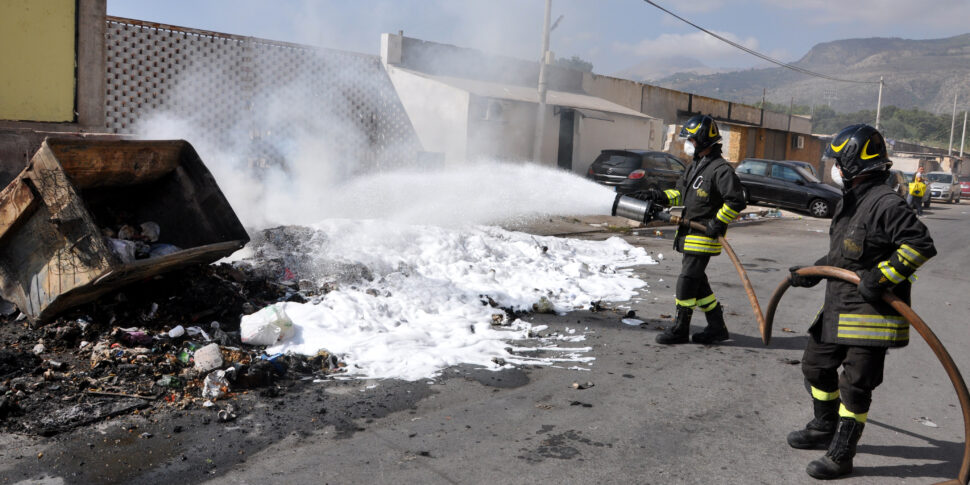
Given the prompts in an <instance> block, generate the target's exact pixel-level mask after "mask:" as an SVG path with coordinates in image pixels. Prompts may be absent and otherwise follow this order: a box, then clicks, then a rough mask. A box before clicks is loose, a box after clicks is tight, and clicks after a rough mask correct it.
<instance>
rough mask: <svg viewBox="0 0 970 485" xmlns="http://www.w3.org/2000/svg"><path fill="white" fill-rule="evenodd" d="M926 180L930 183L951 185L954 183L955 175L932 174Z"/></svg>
mask: <svg viewBox="0 0 970 485" xmlns="http://www.w3.org/2000/svg"><path fill="white" fill-rule="evenodd" d="M926 180H928V181H930V182H937V183H944V184H949V183H952V182H953V175H950V174H948V173H931V174H929V175H927V176H926Z"/></svg>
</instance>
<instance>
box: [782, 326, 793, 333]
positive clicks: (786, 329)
mask: <svg viewBox="0 0 970 485" xmlns="http://www.w3.org/2000/svg"><path fill="white" fill-rule="evenodd" d="M781 331H782V332H786V333H795V331H794V330H792V329H790V328H787V327H785V328H783V329H781Z"/></svg>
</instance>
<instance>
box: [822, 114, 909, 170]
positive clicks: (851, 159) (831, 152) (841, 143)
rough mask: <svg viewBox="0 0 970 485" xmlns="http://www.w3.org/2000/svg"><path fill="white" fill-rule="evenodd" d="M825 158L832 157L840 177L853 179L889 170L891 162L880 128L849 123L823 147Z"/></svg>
mask: <svg viewBox="0 0 970 485" xmlns="http://www.w3.org/2000/svg"><path fill="white" fill-rule="evenodd" d="M823 157H824V158H834V159H835V164H836V166H838V167H839V168H840V169H842V178H843V179H844V180H852V179H853V178H855V177H858V176H859V175H862V174H864V173H870V172H877V171H883V170H889V167H890V166H891V165H892V164H893V162H892V161H891V160H889V154H888V153H887V152H886V141H885V140H883V138H882V134H880V133H879V130H876V129H875V128H873V127H871V126H869V125H865V124H858V125H851V126H847V127H845V128H843V129H842V131H840V132H838V133H837V134H836V135H835V138H833V139H832V142H831V143H829V146H828V147H827V148H826V150H825V155H823Z"/></svg>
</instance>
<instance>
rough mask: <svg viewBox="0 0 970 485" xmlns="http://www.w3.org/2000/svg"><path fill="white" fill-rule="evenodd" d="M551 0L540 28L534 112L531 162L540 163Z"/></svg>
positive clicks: (548, 1) (543, 127) (544, 118)
mask: <svg viewBox="0 0 970 485" xmlns="http://www.w3.org/2000/svg"><path fill="white" fill-rule="evenodd" d="M551 17H552V0H546V16H545V20H544V21H543V27H542V57H541V58H540V59H539V111H538V112H536V131H535V140H533V141H532V160H533V161H536V162H541V161H542V160H541V156H542V138H543V135H544V133H543V132H544V131H545V128H546V65H547V64H548V62H549V22H550V20H551Z"/></svg>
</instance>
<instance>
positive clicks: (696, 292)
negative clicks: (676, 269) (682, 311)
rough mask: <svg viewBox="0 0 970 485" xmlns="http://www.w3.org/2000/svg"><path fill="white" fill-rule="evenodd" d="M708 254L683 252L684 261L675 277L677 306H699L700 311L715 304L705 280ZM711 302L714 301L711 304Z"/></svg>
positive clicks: (712, 293)
mask: <svg viewBox="0 0 970 485" xmlns="http://www.w3.org/2000/svg"><path fill="white" fill-rule="evenodd" d="M710 261H711V257H710V256H706V255H696V254H689V253H684V261H683V263H682V265H681V268H680V276H678V277H677V290H676V299H677V305H678V306H686V307H691V308H693V307H695V306H700V307H701V310H702V311H708V310H711V309H713V308H714V306H716V301H717V300H715V299H714V291H713V290H711V284H710V283H709V282H708V281H707V274H706V273H705V270H706V269H707V263H709V262H710ZM711 303H715V304H714V305H711Z"/></svg>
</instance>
